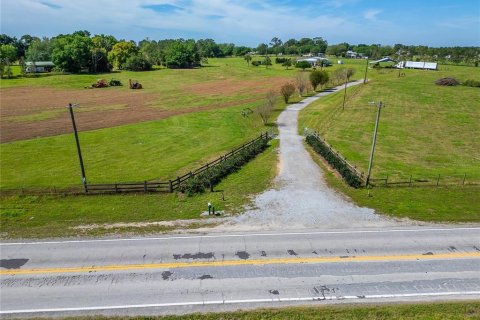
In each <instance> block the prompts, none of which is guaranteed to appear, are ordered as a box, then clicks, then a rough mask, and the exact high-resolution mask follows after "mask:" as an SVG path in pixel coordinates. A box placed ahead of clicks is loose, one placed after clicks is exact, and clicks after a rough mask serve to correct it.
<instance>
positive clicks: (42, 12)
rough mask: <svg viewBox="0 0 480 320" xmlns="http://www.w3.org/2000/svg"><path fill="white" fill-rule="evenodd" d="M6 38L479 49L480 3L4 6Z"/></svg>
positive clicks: (156, 0) (64, 2)
mask: <svg viewBox="0 0 480 320" xmlns="http://www.w3.org/2000/svg"><path fill="white" fill-rule="evenodd" d="M0 3H1V33H6V34H8V35H11V36H17V37H20V36H22V35H23V34H31V35H36V36H48V37H51V36H55V35H57V34H59V33H70V32H73V31H76V30H88V31H90V32H91V33H92V34H100V33H104V34H113V35H114V36H115V37H117V38H119V39H131V40H136V41H139V40H142V39H144V38H146V37H149V38H150V39H165V38H180V37H182V38H194V39H200V38H212V39H215V40H216V41H217V42H233V43H236V44H238V45H248V46H256V45H258V44H259V43H261V42H265V43H268V42H269V41H270V39H271V38H272V37H274V36H276V37H279V38H280V39H282V40H284V41H286V40H288V39H290V38H297V39H298V38H301V37H311V38H313V37H317V36H319V37H323V38H324V39H326V40H327V41H328V42H329V43H330V44H335V43H340V42H348V43H351V44H358V43H367V44H371V43H380V44H395V43H403V44H414V45H417V44H424V45H428V46H480V0H448V1H447V0H416V1H415V0H383V1H374V0H317V1H306V0H279V1H273V0H264V1H261V0H223V1H222V0H1V2H0Z"/></svg>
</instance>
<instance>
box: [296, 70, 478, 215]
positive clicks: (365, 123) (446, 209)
mask: <svg viewBox="0 0 480 320" xmlns="http://www.w3.org/2000/svg"><path fill="white" fill-rule="evenodd" d="M402 72H404V73H405V76H402V77H398V71H397V70H388V69H384V70H379V71H376V70H369V73H370V75H372V77H370V76H369V78H370V79H371V81H370V83H368V84H367V85H360V86H357V87H355V88H351V89H349V90H348V100H347V105H346V108H345V110H342V101H343V93H337V94H335V95H330V96H328V97H326V98H325V99H322V100H319V101H318V102H316V103H314V104H312V105H310V106H309V107H307V108H306V109H305V110H304V111H303V112H302V113H301V115H300V128H304V127H308V128H312V129H315V130H317V131H318V132H319V133H320V134H321V135H322V136H323V137H324V138H325V139H326V140H327V141H328V142H329V143H330V144H332V145H333V147H334V148H335V149H336V150H337V151H339V152H340V153H341V154H342V155H344V156H345V157H346V158H347V159H348V161H349V162H350V163H352V164H354V165H356V166H357V167H358V168H359V170H360V171H362V172H364V173H366V172H367V168H368V160H369V154H370V148H371V143H372V134H373V129H374V123H375V117H376V112H377V110H376V107H375V106H372V105H369V103H368V102H369V101H376V102H379V101H383V102H384V103H385V105H386V107H385V108H383V109H382V111H381V116H380V124H379V129H378V137H377V145H376V150H375V156H374V162H373V169H372V177H373V178H385V177H386V176H387V175H388V177H389V180H390V181H399V180H408V179H409V178H410V176H412V180H413V181H414V180H429V181H431V182H432V181H436V180H437V179H438V177H439V175H440V187H441V188H434V187H421V185H422V184H421V183H420V182H417V183H415V182H414V186H415V187H413V188H409V187H401V188H385V189H384V188H374V189H373V190H371V191H370V197H368V196H367V191H366V190H353V189H350V188H343V187H341V190H342V191H343V192H346V193H347V194H349V195H350V196H351V197H352V198H353V199H354V200H355V201H357V202H358V203H359V204H361V205H367V206H372V207H374V208H375V209H377V210H378V211H380V212H384V213H388V214H392V215H394V216H401V217H411V218H414V219H420V220H434V221H479V219H480V216H479V215H478V214H479V212H480V201H479V200H480V197H479V196H478V195H479V194H480V192H479V187H478V183H480V151H479V150H480V140H479V139H478V132H479V131H480V109H479V108H478V101H480V90H479V89H478V88H471V87H464V86H456V87H441V86H437V85H435V84H434V81H435V80H437V79H438V78H442V77H447V76H449V77H454V78H457V79H458V80H460V81H464V80H467V79H478V68H474V67H459V66H440V70H439V71H424V70H403V71H402ZM464 177H466V179H465V183H466V184H467V185H468V184H473V183H476V184H477V186H463V185H462V183H463V178H464ZM381 183H382V182H379V183H378V184H381ZM445 185H449V186H448V187H445ZM442 186H443V187H442Z"/></svg>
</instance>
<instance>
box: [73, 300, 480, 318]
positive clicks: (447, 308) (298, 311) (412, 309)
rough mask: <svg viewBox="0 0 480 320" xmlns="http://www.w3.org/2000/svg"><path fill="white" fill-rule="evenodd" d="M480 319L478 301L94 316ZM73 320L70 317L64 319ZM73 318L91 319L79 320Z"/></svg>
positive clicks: (479, 304)
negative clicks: (185, 313) (161, 314)
mask: <svg viewBox="0 0 480 320" xmlns="http://www.w3.org/2000/svg"><path fill="white" fill-rule="evenodd" d="M479 317H480V303H479V302H475V301H473V302H442V303H423V304H420V303H405V304H386V305H381V304H380V305H337V306H321V305H318V306H304V307H288V308H278V309H258V310H247V311H244V310H240V311H235V312H219V313H205V314H199V313H196V314H188V315H180V316H163V317H94V318H95V319H103V320H106V319H117V320H120V319H122V320H147V319H151V320H200V319H202V320H213V319H222V320H253V319H262V320H291V319H295V320H316V319H322V320H344V319H348V320H365V319H369V320H386V319H388V320H420V319H421V320H440V319H441V320H454V319H455V320H456V319H458V320H460V319H462V320H465V319H472V320H473V319H478V318H479ZM65 319H73V318H65ZM75 319H82V320H87V319H93V317H81V318H75Z"/></svg>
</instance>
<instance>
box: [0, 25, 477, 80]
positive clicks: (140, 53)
mask: <svg viewBox="0 0 480 320" xmlns="http://www.w3.org/2000/svg"><path fill="white" fill-rule="evenodd" d="M348 50H352V51H355V52H357V53H360V54H363V55H365V56H368V57H371V58H379V57H383V56H393V57H397V58H399V59H409V58H413V57H416V58H419V59H422V60H427V61H428V60H430V61H439V62H443V61H444V60H448V61H451V62H453V63H461V62H466V63H472V62H473V63H477V64H478V61H479V59H480V48H479V47H450V48H447V47H441V48H432V47H428V46H407V45H403V44H395V45H394V46H382V45H379V44H371V45H366V44H358V45H350V44H348V43H340V44H334V45H328V43H327V41H326V40H324V39H323V38H322V37H314V38H301V39H299V40H297V39H289V40H287V41H285V42H283V41H282V40H281V39H279V38H278V37H274V38H272V40H271V41H270V42H269V43H268V44H266V43H261V44H259V45H258V46H257V48H255V49H252V48H249V47H246V46H236V45H235V44H233V43H220V44H217V43H215V41H214V40H212V39H200V40H198V41H195V40H193V39H189V40H184V39H165V40H159V41H155V40H150V39H148V38H147V39H145V40H142V41H140V42H139V43H138V44H137V43H135V42H134V41H127V40H117V39H116V38H115V37H114V36H112V35H104V34H101V35H94V36H91V34H90V33H89V32H88V31H77V32H74V33H72V34H60V35H58V36H56V37H53V38H46V37H44V38H42V39H40V38H38V37H34V36H31V35H24V36H22V37H21V38H20V39H17V38H15V37H10V36H8V35H6V34H2V35H0V63H1V71H2V73H3V71H4V68H5V67H7V69H8V68H9V66H10V64H11V63H13V62H15V61H19V62H20V63H21V64H22V62H23V61H25V60H26V61H32V62H36V61H49V60H51V61H53V62H54V63H55V64H56V66H57V68H58V69H60V70H63V71H66V72H74V73H76V72H80V71H89V72H108V71H110V70H111V69H112V68H119V69H128V70H148V69H150V68H151V67H152V65H164V66H166V67H168V68H190V67H195V66H199V65H200V64H201V62H202V61H203V62H206V60H207V59H208V58H214V57H226V56H246V55H248V53H250V52H252V51H256V52H257V54H260V55H266V56H268V55H272V54H275V55H280V54H286V55H300V54H319V53H326V54H329V55H333V56H336V57H344V56H345V55H346V53H347V51H348ZM250 60H251V59H250ZM250 60H247V63H250ZM252 64H265V65H267V66H268V65H270V64H271V61H270V60H269V59H268V61H262V62H255V61H252ZM286 67H287V68H288V66H286Z"/></svg>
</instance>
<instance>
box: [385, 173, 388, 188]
mask: <svg viewBox="0 0 480 320" xmlns="http://www.w3.org/2000/svg"><path fill="white" fill-rule="evenodd" d="M385 186H388V174H387V178H386V179H385Z"/></svg>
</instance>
